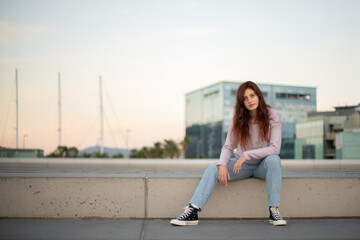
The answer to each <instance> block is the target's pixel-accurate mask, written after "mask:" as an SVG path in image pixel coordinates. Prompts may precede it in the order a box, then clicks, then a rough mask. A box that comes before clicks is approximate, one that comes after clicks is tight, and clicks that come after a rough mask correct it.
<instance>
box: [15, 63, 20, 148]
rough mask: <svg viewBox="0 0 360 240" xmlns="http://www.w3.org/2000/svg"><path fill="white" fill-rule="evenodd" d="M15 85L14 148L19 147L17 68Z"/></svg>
mask: <svg viewBox="0 0 360 240" xmlns="http://www.w3.org/2000/svg"><path fill="white" fill-rule="evenodd" d="M15 86H16V90H15V91H16V100H15V102H16V149H18V148H19V95H18V70H17V68H16V69H15Z"/></svg>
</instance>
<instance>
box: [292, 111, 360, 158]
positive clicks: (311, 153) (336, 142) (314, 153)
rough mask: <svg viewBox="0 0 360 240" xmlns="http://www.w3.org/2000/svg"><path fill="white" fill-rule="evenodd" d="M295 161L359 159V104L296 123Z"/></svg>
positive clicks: (314, 114) (321, 113)
mask: <svg viewBox="0 0 360 240" xmlns="http://www.w3.org/2000/svg"><path fill="white" fill-rule="evenodd" d="M295 158H296V159H308V158H309V159H334V158H336V159H359V158H360V104H359V105H357V106H343V107H335V111H332V112H312V113H308V117H307V119H306V120H301V121H299V122H298V123H297V124H296V140H295Z"/></svg>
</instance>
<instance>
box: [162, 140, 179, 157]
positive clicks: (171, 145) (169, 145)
mask: <svg viewBox="0 0 360 240" xmlns="http://www.w3.org/2000/svg"><path fill="white" fill-rule="evenodd" d="M164 141H165V146H164V151H165V157H170V158H174V157H179V155H180V151H179V148H178V146H177V144H176V143H175V142H174V141H173V140H171V139H169V140H166V139H164Z"/></svg>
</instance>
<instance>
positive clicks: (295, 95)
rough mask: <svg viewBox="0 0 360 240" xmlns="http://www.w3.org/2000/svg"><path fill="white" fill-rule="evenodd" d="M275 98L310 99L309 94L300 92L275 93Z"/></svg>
mask: <svg viewBox="0 0 360 240" xmlns="http://www.w3.org/2000/svg"><path fill="white" fill-rule="evenodd" d="M276 98H278V99H288V100H303V101H310V99H311V97H310V94H302V93H276Z"/></svg>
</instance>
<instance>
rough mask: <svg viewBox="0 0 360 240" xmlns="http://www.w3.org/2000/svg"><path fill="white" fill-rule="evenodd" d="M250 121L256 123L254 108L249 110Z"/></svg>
mask: <svg viewBox="0 0 360 240" xmlns="http://www.w3.org/2000/svg"><path fill="white" fill-rule="evenodd" d="M250 122H251V123H253V124H256V123H257V111H256V110H254V111H251V112H250Z"/></svg>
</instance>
